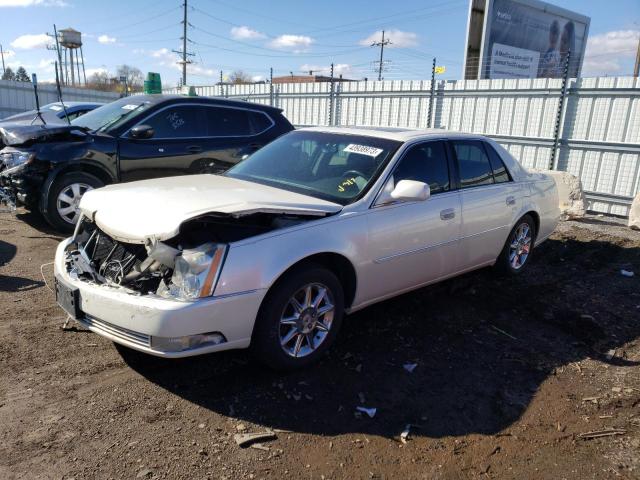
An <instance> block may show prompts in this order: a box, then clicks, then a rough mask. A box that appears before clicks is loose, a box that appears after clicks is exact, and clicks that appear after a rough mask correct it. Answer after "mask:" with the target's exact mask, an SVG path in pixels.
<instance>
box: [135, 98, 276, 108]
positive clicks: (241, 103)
mask: <svg viewBox="0 0 640 480" xmlns="http://www.w3.org/2000/svg"><path fill="white" fill-rule="evenodd" d="M135 98H136V99H138V98H142V99H144V101H147V102H150V103H152V104H159V103H163V102H168V101H176V100H178V101H180V102H193V103H203V102H204V103H211V104H214V105H227V106H230V107H231V106H232V107H241V108H255V109H257V110H273V111H278V112H281V111H282V109H281V108H277V107H272V106H270V105H264V104H261V103H253V102H249V101H245V100H231V99H228V98H220V97H204V96H203V97H200V96H196V97H190V96H187V95H176V94H144V95H136V96H135Z"/></svg>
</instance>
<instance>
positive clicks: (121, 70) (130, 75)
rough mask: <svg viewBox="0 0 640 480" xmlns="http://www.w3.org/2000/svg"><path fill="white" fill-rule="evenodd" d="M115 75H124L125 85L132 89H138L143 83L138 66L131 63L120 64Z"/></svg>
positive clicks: (142, 76)
mask: <svg viewBox="0 0 640 480" xmlns="http://www.w3.org/2000/svg"><path fill="white" fill-rule="evenodd" d="M116 76H117V77H118V78H119V77H125V78H126V79H127V86H128V87H129V88H130V89H132V90H140V89H141V88H142V86H143V85H144V75H143V74H142V72H141V71H140V69H139V68H136V67H132V66H131V65H120V66H119V67H118V70H117V71H116Z"/></svg>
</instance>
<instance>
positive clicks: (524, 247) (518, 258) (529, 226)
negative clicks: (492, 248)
mask: <svg viewBox="0 0 640 480" xmlns="http://www.w3.org/2000/svg"><path fill="white" fill-rule="evenodd" d="M535 238H536V227H535V223H534V221H533V218H531V215H525V216H523V217H522V218H521V219H520V220H518V221H517V222H516V225H515V226H514V227H513V230H511V233H509V237H508V238H507V242H506V243H505V245H504V248H503V249H502V252H501V253H500V256H499V257H498V261H497V262H496V267H498V268H499V269H500V270H502V271H503V272H505V273H508V274H510V275H517V274H519V273H520V272H522V271H523V270H524V269H525V267H526V266H527V265H528V264H529V262H530V261H531V253H532V252H533V244H534V242H535Z"/></svg>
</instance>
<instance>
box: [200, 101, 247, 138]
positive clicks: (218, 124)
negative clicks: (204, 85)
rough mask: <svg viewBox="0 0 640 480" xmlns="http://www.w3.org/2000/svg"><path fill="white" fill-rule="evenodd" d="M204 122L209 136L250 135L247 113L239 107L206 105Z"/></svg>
mask: <svg viewBox="0 0 640 480" xmlns="http://www.w3.org/2000/svg"><path fill="white" fill-rule="evenodd" d="M204 110H205V123H206V126H207V135H208V136H210V137H239V136H245V135H251V134H252V130H251V125H250V124H249V113H250V112H248V111H247V110H242V109H240V108H221V107H206V108H205V109H204Z"/></svg>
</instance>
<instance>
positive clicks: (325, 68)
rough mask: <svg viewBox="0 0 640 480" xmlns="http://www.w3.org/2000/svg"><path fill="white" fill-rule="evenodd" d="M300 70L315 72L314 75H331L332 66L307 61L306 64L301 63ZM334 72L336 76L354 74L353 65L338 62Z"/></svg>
mask: <svg viewBox="0 0 640 480" xmlns="http://www.w3.org/2000/svg"><path fill="white" fill-rule="evenodd" d="M300 70H301V71H303V72H304V73H309V72H313V74H314V75H326V76H329V75H331V66H329V65H309V64H308V63H305V64H304V65H300ZM333 74H334V75H335V76H336V77H339V76H340V75H342V76H344V77H348V76H349V75H352V68H351V65H349V64H348V63H338V64H335V65H334V66H333Z"/></svg>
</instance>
